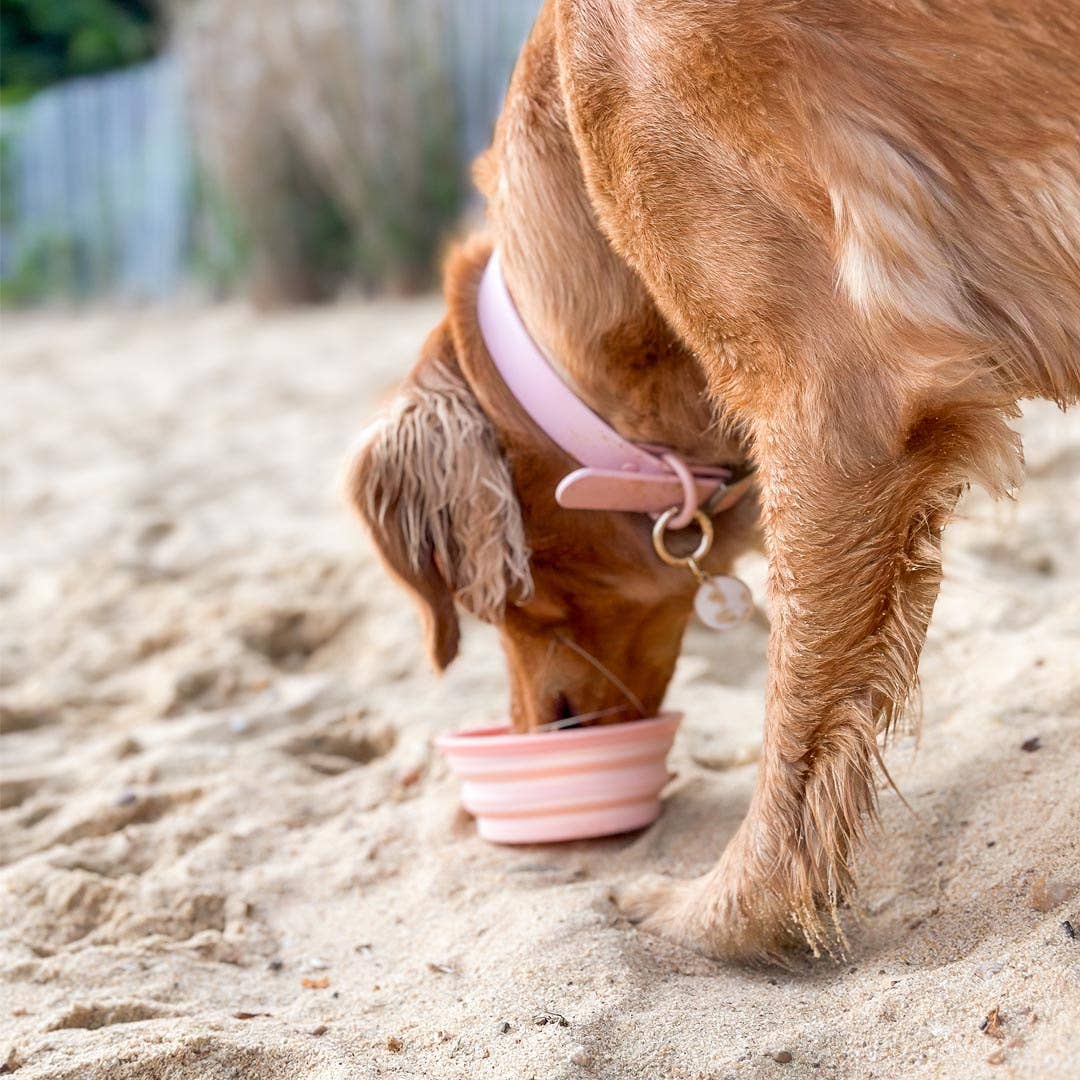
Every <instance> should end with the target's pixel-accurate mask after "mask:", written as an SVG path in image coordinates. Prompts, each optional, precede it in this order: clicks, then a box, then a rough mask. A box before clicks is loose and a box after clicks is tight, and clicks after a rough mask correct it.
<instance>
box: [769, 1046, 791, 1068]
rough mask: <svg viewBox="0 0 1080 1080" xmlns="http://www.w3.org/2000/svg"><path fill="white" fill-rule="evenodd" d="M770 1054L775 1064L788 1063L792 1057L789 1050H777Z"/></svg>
mask: <svg viewBox="0 0 1080 1080" xmlns="http://www.w3.org/2000/svg"><path fill="white" fill-rule="evenodd" d="M770 1056H771V1057H772V1059H773V1061H775V1062H776V1064H777V1065H789V1064H790V1063H791V1059H792V1055H791V1051H790V1050H777V1051H776V1053H775V1054H771V1055H770Z"/></svg>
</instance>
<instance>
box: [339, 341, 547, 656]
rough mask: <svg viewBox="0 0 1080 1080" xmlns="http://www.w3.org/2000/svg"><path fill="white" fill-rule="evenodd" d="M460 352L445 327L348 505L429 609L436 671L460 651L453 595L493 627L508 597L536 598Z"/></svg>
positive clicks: (371, 448)
mask: <svg viewBox="0 0 1080 1080" xmlns="http://www.w3.org/2000/svg"><path fill="white" fill-rule="evenodd" d="M451 348H452V347H451V346H450V343H449V335H448V333H447V331H446V329H445V327H440V328H439V329H438V330H436V331H435V333H434V334H432V336H431V338H429V339H428V342H427V344H426V345H425V347H424V358H423V359H422V360H421V361H420V363H419V364H418V365H417V367H416V368H415V369H414V370H413V372H412V375H411V376H410V379H409V381H408V383H407V384H406V385H405V387H404V388H403V389H402V391H401V392H400V393H399V394H398V396H397V397H396V398H395V399H394V401H393V402H392V403H391V405H390V407H389V408H388V409H387V410H386V412H385V413H384V415H382V416H381V417H380V418H379V419H378V420H376V421H375V422H374V423H373V424H372V425H371V426H370V427H369V428H368V429H367V430H366V431H365V433H364V435H363V437H362V441H361V445H360V448H359V449H358V450H357V451H356V453H355V455H354V456H353V458H352V459H351V460H350V462H349V465H348V468H347V472H346V494H347V497H348V498H349V500H350V501H351V503H352V504H353V506H354V507H355V509H356V510H357V511H358V513H359V514H360V516H361V518H362V519H363V520H364V521H365V522H366V524H367V526H368V528H369V529H370V531H371V535H372V537H373V539H374V541H375V544H376V546H377V547H378V549H379V551H380V553H381V555H382V557H383V560H384V561H385V563H386V564H387V566H388V567H389V569H390V570H391V572H392V573H393V574H394V575H395V577H397V578H398V580H399V581H401V582H402V583H403V584H404V585H405V586H406V587H407V588H408V589H409V590H410V591H411V592H412V593H413V595H414V596H415V597H416V599H417V600H418V601H419V602H420V609H421V614H422V616H423V619H424V630H425V637H426V641H427V648H428V654H429V655H430V657H431V662H432V664H433V665H434V667H435V668H436V669H437V670H439V671H442V670H443V668H445V667H446V665H447V664H449V663H450V661H451V660H453V659H454V657H455V656H456V655H457V651H458V638H459V629H458V620H457V613H456V612H455V610H454V603H453V600H454V598H455V597H456V598H457V600H458V602H459V603H460V604H461V605H462V606H463V607H464V608H466V610H468V611H471V612H472V613H473V614H474V615H476V616H477V617H479V618H481V619H483V620H485V621H487V622H494V621H497V620H498V619H499V618H500V616H501V615H502V611H503V608H504V606H505V604H506V602H507V599H508V598H511V599H514V600H518V599H524V598H525V597H526V596H527V595H528V594H529V593H530V592H531V590H532V577H531V573H530V570H529V552H528V549H527V547H526V544H525V530H524V526H523V523H522V518H521V507H520V505H519V504H518V501H517V496H516V494H515V493H514V487H513V483H512V481H511V478H510V469H509V467H508V465H507V463H506V460H505V458H504V457H503V455H502V452H501V451H500V448H499V442H498V438H497V435H496V432H495V429H494V427H493V426H492V424H491V422H490V421H489V420H488V418H487V417H486V416H485V415H484V413H483V411H482V410H481V408H480V405H479V403H478V402H477V400H476V397H475V396H474V395H473V393H472V391H471V390H470V389H469V387H468V384H467V383H466V382H465V380H464V379H463V378H462V376H461V374H460V373H459V371H458V369H457V366H456V364H455V363H454V361H453V355H452V352H449V354H448V350H450V349H451Z"/></svg>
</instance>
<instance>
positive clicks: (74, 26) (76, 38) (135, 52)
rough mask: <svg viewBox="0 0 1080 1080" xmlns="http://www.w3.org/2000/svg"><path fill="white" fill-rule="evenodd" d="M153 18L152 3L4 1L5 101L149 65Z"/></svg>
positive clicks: (0, 34) (0, 30) (0, 72)
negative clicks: (76, 80)
mask: <svg viewBox="0 0 1080 1080" xmlns="http://www.w3.org/2000/svg"><path fill="white" fill-rule="evenodd" d="M153 16H154V12H153V7H152V5H151V3H149V2H148V0H0V53H2V55H3V63H2V65H0V101H2V102H3V103H4V104H10V103H12V102H16V101H21V100H22V99H24V98H26V97H28V96H29V95H30V94H32V93H34V92H35V91H37V90H40V89H41V88H42V87H45V86H48V85H49V84H50V83H53V82H57V81H59V80H61V79H67V78H72V77H74V76H77V75H92V74H94V73H95V72H99V71H108V70H110V69H112V68H117V67H124V66H126V65H128V64H133V63H137V62H138V61H140V60H145V59H147V58H148V57H149V56H151V55H152V54H153V53H154V51H155V48H156V45H157V33H158V31H157V27H156V25H155V22H154V17H153Z"/></svg>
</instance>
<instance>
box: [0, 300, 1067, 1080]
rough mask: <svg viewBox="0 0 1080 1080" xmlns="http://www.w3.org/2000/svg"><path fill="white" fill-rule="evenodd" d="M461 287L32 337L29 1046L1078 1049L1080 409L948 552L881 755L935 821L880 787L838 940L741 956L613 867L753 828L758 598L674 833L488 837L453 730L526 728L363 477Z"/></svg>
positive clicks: (687, 686)
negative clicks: (470, 796) (646, 905)
mask: <svg viewBox="0 0 1080 1080" xmlns="http://www.w3.org/2000/svg"><path fill="white" fill-rule="evenodd" d="M437 312H438V304H437V302H435V301H422V302H393V303H383V304H379V305H373V306H366V305H361V304H349V305H343V306H340V307H337V308H333V309H324V310H317V311H312V312H306V313H294V314H287V315H281V316H275V317H269V318H268V317H256V316H254V315H253V314H252V313H250V312H249V311H247V310H246V309H245V308H243V307H241V306H227V307H222V308H217V309H210V310H203V309H197V308H191V309H178V310H169V311H157V312H154V311H151V312H145V313H136V314H132V313H126V314H123V313H110V312H103V313H91V314H84V315H81V316H75V315H57V314H53V315H35V316H21V317H8V318H7V319H5V328H4V331H3V353H2V382H0V422H2V425H3V437H4V446H5V454H4V456H3V463H2V469H3V487H4V504H5V518H6V521H5V525H4V529H3V535H2V541H0V542H2V580H0V589H2V597H3V626H2V631H0V633H2V654H0V657H2V667H3V690H2V693H3V715H2V727H3V731H4V735H3V737H2V739H0V753H2V769H3V785H2V793H3V810H2V812H0V821H2V826H3V862H4V865H3V868H2V870H0V885H2V890H3V892H2V899H0V921H2V931H3V940H2V948H0V1062H4V1061H5V1060H6V1066H5V1068H6V1069H7V1070H9V1071H10V1070H15V1071H17V1073H18V1076H19V1078H20V1080H32V1078H43V1077H50V1078H70V1080H75V1078H78V1080H104V1078H106V1077H108V1078H121V1077H124V1078H127V1077H155V1078H159V1077H160V1078H178V1077H185V1078H186V1077H208V1078H218V1077H221V1078H224V1077H245V1078H248V1077H250V1078H255V1080H264V1078H269V1077H287V1078H293V1077H327V1078H337V1077H350V1078H351V1077H372V1076H386V1077H424V1078H429V1077H430V1078H443V1077H446V1078H450V1077H462V1078H469V1080H471V1078H474V1077H485V1076H490V1077H495V1078H518V1077H520V1078H528V1077H535V1078H536V1080H547V1078H555V1077H569V1078H574V1077H605V1078H619V1080H621V1078H637V1077H642V1078H654V1077H665V1078H667V1077H671V1078H685V1080H696V1078H714V1077H726V1076H752V1077H756V1076H765V1077H771V1076H778V1077H779V1076H787V1077H859V1078H863V1077H871V1076H875V1077H887V1078H893V1077H900V1076H904V1077H907V1076H918V1077H922V1076H932V1077H956V1078H964V1080H967V1078H971V1077H982V1076H987V1077H1041V1078H1055V1077H1062V1078H1064V1077H1067V1076H1072V1077H1075V1076H1077V1075H1080V991H1078V989H1077V987H1078V986H1080V940H1077V939H1075V938H1071V937H1070V936H1069V934H1068V931H1067V930H1066V928H1064V926H1063V924H1064V923H1065V922H1066V921H1067V920H1070V921H1071V925H1072V926H1073V927H1075V928H1076V932H1077V933H1078V934H1080V893H1078V891H1077V887H1078V886H1080V781H1078V779H1077V776H1078V773H1080V730H1078V725H1077V717H1078V715H1080V544H1078V542H1077V536H1078V534H1080V414H1078V415H1073V416H1069V417H1063V416H1062V415H1061V414H1059V413H1057V412H1056V411H1055V410H1054V409H1052V408H1051V407H1049V406H1045V405H1034V406H1032V407H1030V408H1029V409H1028V410H1027V413H1026V416H1025V419H1024V421H1023V423H1022V428H1023V431H1024V432H1025V436H1026V442H1027V452H1028V460H1029V465H1030V468H1029V477H1028V481H1027V485H1026V488H1025V490H1024V492H1023V493H1022V496H1021V498H1020V500H1019V501H1018V502H1017V503H1016V504H1011V505H994V504H992V503H990V502H989V500H987V499H986V498H985V497H984V496H982V495H980V494H978V493H975V494H973V495H972V496H971V497H969V498H968V499H967V500H966V501H965V503H964V507H963V512H964V519H963V520H962V521H960V522H958V523H957V524H956V525H955V526H954V527H953V528H952V531H951V532H950V534H949V536H948V549H947V558H946V566H947V583H946V585H945V588H944V590H943V594H942V598H941V601H940V604H939V607H938V613H937V616H936V619H935V622H934V626H933V630H932V633H931V635H930V642H929V644H928V646H927V649H926V654H925V657H924V662H923V676H924V678H923V696H924V701H925V723H924V728H923V736H922V740H921V744H920V745H919V747H918V748H916V746H915V743H914V740H912V739H906V740H901V741H900V742H899V743H898V744H897V745H895V746H894V747H893V748H892V749H891V750H890V752H889V755H888V760H889V764H890V767H891V769H892V771H893V775H894V776H895V778H896V781H897V784H898V785H899V787H900V788H901V790H902V791H903V792H904V794H905V796H906V798H907V799H908V801H909V802H910V804H911V807H912V808H913V810H914V814H912V813H911V812H909V811H908V810H907V809H906V808H905V807H904V805H903V804H902V803H901V801H900V799H899V798H898V797H897V796H896V795H895V794H894V793H893V792H891V791H888V790H886V791H884V792H883V793H882V819H883V829H882V831H881V832H880V833H879V834H877V835H875V837H874V839H873V841H872V843H871V844H870V845H869V848H868V850H867V852H866V853H865V857H864V858H863V859H862V864H861V878H862V881H863V891H862V905H863V911H862V913H861V915H856V913H854V912H853V913H851V914H850V915H849V917H848V919H847V925H848V930H849V932H850V935H851V944H852V952H851V956H850V959H848V960H847V961H846V962H844V963H842V964H836V963H832V962H829V961H816V962H815V961H811V960H808V959H806V958H797V959H796V961H795V964H794V966H793V968H792V970H790V971H747V970H739V969H735V968H730V967H725V966H723V965H721V964H717V963H714V962H712V961H709V960H706V959H704V958H702V957H700V956H697V955H694V954H692V953H689V952H685V951H682V950H680V949H678V948H676V947H674V946H672V945H669V944H667V943H665V942H664V941H661V940H659V939H657V938H653V937H650V936H647V935H644V934H641V933H639V932H638V931H636V930H635V929H634V928H633V927H631V926H629V925H628V924H627V923H626V922H625V921H624V920H623V919H621V918H620V916H619V914H618V912H617V911H616V909H615V908H614V907H613V906H612V903H611V902H610V890H611V888H612V886H613V885H614V884H617V883H619V882H624V881H629V880H631V879H633V878H634V877H635V876H637V875H639V874H641V873H644V872H648V871H654V870H657V871H661V872H667V873H672V874H681V875H686V874H694V873H698V872H701V871H703V870H705V869H706V868H707V867H709V865H710V864H711V863H712V862H713V860H714V859H715V858H716V857H717V855H718V854H719V852H720V851H721V849H722V847H723V845H724V842H725V840H726V839H727V837H728V836H729V835H730V834H731V832H732V830H733V829H734V828H735V826H736V824H737V822H738V820H739V818H740V816H741V815H742V813H743V811H744V809H745V807H746V804H747V800H748V798H749V796H750V791H751V787H752V783H753V779H754V772H755V765H754V760H755V757H756V754H757V750H758V746H759V742H760V716H761V710H762V684H763V678H764V661H763V655H764V645H765V636H766V629H765V623H764V619H763V618H761V619H758V620H756V621H755V622H754V623H753V624H751V625H749V626H747V627H745V628H743V629H741V630H739V631H737V632H734V633H732V634H729V635H727V636H714V635H711V634H709V633H708V632H707V631H695V632H694V633H693V634H692V635H691V637H690V640H689V641H688V643H687V648H686V652H685V655H684V658H683V660H682V661H681V662H680V666H679V670H678V676H677V678H676V681H675V685H674V686H673V688H672V691H671V694H670V703H671V704H672V705H674V706H677V707H682V708H684V709H686V711H687V721H686V724H685V728H684V730H683V731H682V732H681V734H680V737H679V740H678V742H677V745H676V749H675V751H674V754H673V758H672V765H673V768H674V769H675V771H676V772H677V778H676V779H675V780H674V781H673V783H672V785H671V788H670V790H669V793H668V796H667V802H666V810H665V813H664V816H663V818H662V819H661V821H660V822H659V823H658V824H657V825H656V826H654V827H653V828H651V829H649V830H647V831H646V832H644V833H641V834H637V835H631V836H626V837H621V838H614V839H608V840H602V841H595V842H589V843H576V844H566V845H561V846H553V847H546V848H524V849H513V848H498V847H492V846H488V845H486V844H484V843H483V842H481V841H479V840H478V839H477V838H476V836H475V835H474V831H473V827H472V825H471V823H470V820H469V819H468V818H467V817H466V816H465V815H464V814H463V813H462V812H461V811H460V810H459V809H458V807H457V801H456V792H455V782H454V780H453V778H452V777H451V776H450V775H449V774H448V772H447V769H446V767H445V766H444V765H443V763H442V762H441V761H439V760H438V759H437V758H436V757H435V756H434V755H433V753H432V750H431V738H432V736H433V735H434V734H435V733H437V732H439V731H442V730H444V729H446V728H448V727H451V726H454V725H456V724H459V723H461V722H466V721H467V722H477V721H485V720H488V719H491V718H495V717H497V716H498V715H499V713H500V710H501V708H502V705H503V701H504V695H505V684H504V679H503V672H502V661H501V657H500V655H499V652H498V648H497V645H496V642H495V639H494V636H493V633H492V631H491V630H490V629H489V628H487V627H483V626H480V625H478V624H475V623H472V624H470V625H469V626H468V628H467V634H466V647H465V649H464V653H463V655H462V657H461V658H460V660H459V661H458V662H457V664H456V665H454V667H453V668H452V669H451V671H450V672H449V673H448V674H447V676H446V677H445V678H444V679H443V680H441V681H439V680H437V679H436V678H435V677H434V676H432V675H431V674H430V673H429V672H428V671H427V668H426V666H425V664H424V661H423V657H422V651H421V647H420V643H419V640H418V635H417V626H416V622H415V618H414V615H413V612H412V610H411V608H410V607H409V605H408V604H407V603H406V602H405V600H404V599H403V598H402V596H401V595H400V594H399V593H398V591H397V590H396V589H395V588H394V587H393V586H392V585H391V584H390V583H389V582H388V581H387V580H386V578H385V577H384V575H383V574H382V572H381V571H380V570H379V568H378V566H377V564H376V562H375V560H374V557H373V554H372V551H371V549H370V546H369V545H368V542H367V540H366V539H365V538H364V537H363V536H362V535H361V533H360V532H359V530H358V529H357V528H356V527H355V525H354V524H353V522H352V521H351V520H350V519H349V518H348V517H347V515H346V514H345V513H344V512H342V510H341V509H340V507H339V505H338V503H337V502H336V496H335V478H336V472H337V467H338V464H339V462H340V459H341V457H342V453H343V450H344V449H345V447H346V446H347V445H348V444H349V442H350V441H351V439H352V438H353V437H354V435H355V434H356V432H357V431H358V429H359V427H360V425H361V422H362V420H363V418H364V417H365V416H366V415H367V414H368V413H369V412H370V410H371V409H372V407H373V405H374V403H376V402H377V401H379V400H380V399H381V398H383V397H384V396H385V395H386V393H387V392H388V391H389V390H390V388H391V387H392V386H393V384H394V382H395V380H396V379H397V378H399V377H400V375H401V373H402V372H403V371H404V369H405V368H406V366H407V365H408V364H409V363H410V361H411V358H412V356H413V355H414V353H415V351H416V349H417V348H418V345H419V343H420V341H421V340H422V337H423V335H424V332H425V331H426V329H427V328H428V327H429V326H430V325H432V323H433V322H434V320H435V318H436V316H437ZM744 569H745V573H746V575H747V577H748V579H749V580H750V581H751V582H752V583H753V584H754V585H755V586H756V587H758V589H759V595H760V583H761V580H762V576H763V567H762V565H761V561H760V559H749V560H747V563H746V566H745V568H744ZM1025 746H1026V747H1027V748H1028V749H1025V748H1024V747H1025ZM916 815H917V816H916ZM995 1009H996V1010H997V1012H996V1013H994V1014H993V1018H992V1019H991V1020H990V1022H989V1023H986V1019H987V1017H988V1015H989V1014H991V1013H992V1011H993V1010H995ZM984 1024H985V1027H986V1030H985V1031H984V1030H981V1026H983V1025H984ZM0 1071H3V1069H0Z"/></svg>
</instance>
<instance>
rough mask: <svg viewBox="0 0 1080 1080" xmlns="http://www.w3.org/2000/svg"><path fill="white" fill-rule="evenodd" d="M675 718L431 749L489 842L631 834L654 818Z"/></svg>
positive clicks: (483, 738)
mask: <svg viewBox="0 0 1080 1080" xmlns="http://www.w3.org/2000/svg"><path fill="white" fill-rule="evenodd" d="M681 720H682V713H674V712H668V713H661V714H660V716H657V717H655V718H654V719H651V720H631V721H628V722H627V723H624V724H604V725H601V726H599V727H585V728H575V729H573V730H569V731H565V730H564V731H545V732H536V733H534V734H530V735H514V734H511V733H510V730H509V728H505V727H490V728H477V729H473V730H471V731H460V732H458V733H457V734H456V735H443V736H441V737H439V738H438V739H436V740H435V745H436V746H437V747H438V748H439V749H440V750H441V751H442V752H443V754H445V755H446V759H447V760H448V761H449V762H450V767H451V768H452V769H453V770H454V772H455V773H456V774H457V775H458V777H460V779H461V802H462V805H463V806H464V807H465V809H466V810H468V811H469V813H470V814H472V815H473V816H474V817H475V818H476V828H477V832H478V833H479V834H480V836H481V837H483V838H484V839H485V840H490V841H492V842H493V843H496V844H544V843H550V842H552V841H556V840H582V839H584V838H586V837H589V836H609V835H612V834H613V833H622V832H629V831H631V830H632V829H641V828H644V827H645V826H646V825H649V824H651V823H652V822H654V821H655V820H656V819H657V817H659V815H660V791H661V790H662V789H663V787H664V785H665V784H666V783H667V781H668V771H667V755H668V751H669V750H670V749H671V744H672V742H673V741H674V740H675V731H676V729H677V728H678V726H679V722H680V721H681Z"/></svg>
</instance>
